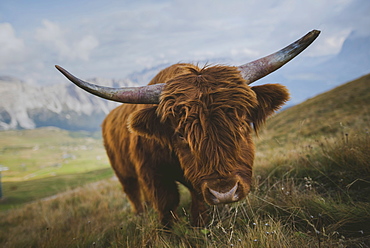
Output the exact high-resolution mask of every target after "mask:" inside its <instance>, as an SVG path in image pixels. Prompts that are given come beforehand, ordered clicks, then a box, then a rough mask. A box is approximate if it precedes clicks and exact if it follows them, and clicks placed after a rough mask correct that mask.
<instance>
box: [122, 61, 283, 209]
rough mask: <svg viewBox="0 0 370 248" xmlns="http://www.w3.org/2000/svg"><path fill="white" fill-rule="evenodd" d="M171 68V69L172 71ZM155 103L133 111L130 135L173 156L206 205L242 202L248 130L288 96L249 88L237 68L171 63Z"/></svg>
mask: <svg viewBox="0 0 370 248" xmlns="http://www.w3.org/2000/svg"><path fill="white" fill-rule="evenodd" d="M174 68H176V69H174ZM172 70H176V71H177V73H178V75H175V77H173V78H172V79H170V80H169V81H168V82H167V83H166V87H165V88H164V90H163V92H162V96H161V98H160V102H159V104H158V105H155V106H152V107H148V108H143V109H141V110H138V111H136V112H134V113H133V114H132V115H131V116H130V119H129V127H130V128H131V130H132V131H133V132H136V133H138V134H139V135H142V136H145V137H147V138H151V139H156V140H157V141H159V142H161V143H162V144H164V145H166V146H168V147H170V148H171V149H172V150H173V151H174V152H175V153H176V155H177V156H178V158H179V161H180V165H181V167H182V169H183V171H184V176H185V179H186V180H187V181H189V182H190V183H191V185H192V186H193V187H194V189H195V190H196V191H197V192H198V193H199V194H202V195H203V197H204V199H205V200H206V202H207V203H209V204H219V203H229V202H234V201H238V200H240V199H242V198H244V197H245V196H246V195H247V193H248V192H249V189H250V183H251V176H252V164H253V157H254V145H253V142H252V139H251V133H252V131H253V129H255V130H258V127H259V126H260V124H261V123H262V122H264V120H265V119H266V117H267V116H268V115H270V114H271V113H273V112H274V110H276V109H278V108H279V107H280V106H281V105H282V104H283V103H284V102H285V101H286V100H288V98H289V94H288V92H287V90H286V89H285V87H283V86H281V85H277V84H269V85H263V86H256V87H250V86H248V84H247V83H246V81H245V79H243V77H242V76H241V75H240V72H239V70H238V69H237V68H236V67H228V66H213V67H205V68H198V67H197V66H193V65H189V64H180V65H173V66H171V67H170V68H168V69H165V70H164V71H162V72H161V73H162V74H167V73H168V72H166V71H172Z"/></svg>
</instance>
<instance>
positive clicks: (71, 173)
mask: <svg viewBox="0 0 370 248" xmlns="http://www.w3.org/2000/svg"><path fill="white" fill-rule="evenodd" d="M93 135H94V136H93V137H94V138H92V137H91V136H89V134H88V133H83V132H68V131H64V130H60V129H56V128H40V129H35V130H20V131H3V132H0V164H1V165H3V166H6V167H8V168H9V170H8V171H4V172H2V184H3V198H4V199H2V200H1V201H0V210H6V209H10V208H14V207H17V206H20V205H22V204H24V203H26V202H29V201H34V200H38V199H40V198H44V197H47V196H51V195H54V194H56V193H59V192H61V191H65V190H68V189H72V188H74V187H77V186H81V185H84V184H86V183H88V182H93V181H96V180H101V179H104V178H108V177H111V176H113V172H112V170H111V169H110V166H109V163H108V159H107V157H106V154H105V150H104V148H103V147H102V140H101V137H98V138H96V134H93Z"/></svg>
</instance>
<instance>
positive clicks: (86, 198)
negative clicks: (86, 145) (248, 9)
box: [0, 76, 370, 247]
mask: <svg viewBox="0 0 370 248" xmlns="http://www.w3.org/2000/svg"><path fill="white" fill-rule="evenodd" d="M369 87H370V76H365V77H363V78H360V79H358V80H355V81H353V82H350V83H348V84H345V85H343V86H341V87H338V88H336V89H334V90H332V91H330V92H327V93H325V94H322V95H320V96H317V97H315V98H312V99H310V100H308V101H306V102H304V103H302V104H300V105H298V106H295V107H292V108H290V109H288V110H286V111H283V112H281V113H279V114H277V115H276V116H274V117H273V118H271V119H269V120H268V123H267V126H266V129H265V130H264V131H263V132H262V133H261V134H260V137H259V138H258V139H257V157H256V162H255V169H254V182H253V188H252V192H251V193H250V195H249V196H248V198H247V199H246V200H245V201H242V202H239V203H237V204H230V205H227V206H220V207H213V208H212V209H211V214H212V217H213V218H212V222H211V223H210V225H209V226H208V227H207V228H192V227H190V226H189V207H190V202H189V201H190V196H189V194H188V192H187V191H186V190H185V189H184V188H181V190H182V191H183V192H182V198H181V204H180V208H179V211H178V214H179V218H180V219H179V222H178V223H176V225H175V226H174V228H173V230H172V231H170V232H169V231H166V230H162V228H161V226H160V224H159V223H158V222H157V218H156V215H155V213H153V211H148V212H147V213H145V214H143V215H142V216H134V215H132V214H131V213H130V207H129V205H128V202H127V199H126V198H125V197H124V195H123V194H122V191H121V188H120V185H119V183H118V181H116V180H103V181H101V182H98V183H94V184H87V185H85V186H83V187H80V188H77V189H75V190H73V191H69V192H66V193H64V194H60V195H58V196H57V197H56V198H54V199H48V200H43V201H39V202H34V203H31V204H27V205H26V206H24V207H22V208H19V209H16V210H12V211H9V212H7V213H5V214H1V213H0V245H1V246H2V247H369V246H370V225H369V223H370V164H369V161H370V152H369V151H370V137H369V133H368V131H367V130H369V128H370V127H369V125H370V123H369V107H370V94H369V92H370V89H369Z"/></svg>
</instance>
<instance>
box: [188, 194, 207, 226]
mask: <svg viewBox="0 0 370 248" xmlns="http://www.w3.org/2000/svg"><path fill="white" fill-rule="evenodd" d="M190 193H191V217H192V220H191V224H192V225H193V226H196V227H204V226H205V225H207V224H208V223H209V215H208V212H209V209H208V207H207V205H206V203H205V202H204V200H203V198H202V196H201V195H199V194H197V193H196V192H194V191H192V190H190Z"/></svg>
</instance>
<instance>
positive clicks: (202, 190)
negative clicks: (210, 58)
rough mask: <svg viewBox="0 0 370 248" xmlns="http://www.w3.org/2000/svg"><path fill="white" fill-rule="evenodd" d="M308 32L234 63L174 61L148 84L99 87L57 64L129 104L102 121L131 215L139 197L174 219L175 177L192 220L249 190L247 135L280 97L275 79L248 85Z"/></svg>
mask: <svg viewBox="0 0 370 248" xmlns="http://www.w3.org/2000/svg"><path fill="white" fill-rule="evenodd" d="M319 33H320V32H319V31H317V30H313V31H312V32H310V33H308V34H307V35H305V36H304V37H302V38H301V39H299V40H297V41H296V42H294V43H292V44H291V45H289V46H287V47H286V48H284V49H282V50H280V51H278V52H276V53H274V54H271V55H269V56H267V57H264V58H261V59H258V60H256V61H253V62H250V63H247V64H245V65H241V66H238V67H233V66H223V65H216V66H204V67H198V66H196V65H192V64H175V65H172V66H170V67H168V68H166V69H164V70H162V71H161V72H159V73H158V75H156V76H155V77H154V78H153V79H152V81H151V82H150V83H149V85H148V86H143V87H136V88H134V87H131V88H107V87H102V86H97V85H92V84H90V83H87V82H84V81H82V80H80V79H78V78H76V77H74V76H73V75H71V74H70V73H68V72H67V71H66V70H64V69H63V68H61V67H59V66H57V68H58V69H59V70H60V71H61V72H62V73H63V74H64V75H65V76H66V77H67V78H69V79H70V80H71V81H72V82H73V83H75V84H76V85H78V86H79V87H81V88H83V89H85V90H86V91H88V92H90V93H92V94H95V95H98V96H100V97H103V98H106V99H109V100H113V101H118V102H123V103H130V104H123V105H121V106H119V107H117V108H116V109H114V110H112V111H111V112H110V113H109V114H108V116H107V117H106V119H105V120H104V122H103V125H102V130H103V138H104V146H105V148H106V151H107V154H108V157H109V159H110V163H111V165H112V167H113V169H114V171H115V173H116V175H117V177H118V179H119V181H120V182H121V184H122V186H123V190H124V192H125V193H126V195H127V197H128V199H129V200H130V202H131V205H132V209H133V211H134V212H135V213H141V212H143V211H144V208H145V206H144V202H145V203H146V204H148V205H150V206H152V207H154V209H155V210H156V211H157V212H158V213H159V217H160V220H161V222H162V224H163V225H166V226H170V225H171V223H172V222H173V220H174V219H176V218H177V217H176V208H177V207H178V205H179V199H180V196H179V191H178V183H181V184H183V185H184V186H185V187H187V188H188V189H189V191H190V194H191V197H192V204H191V215H192V224H193V225H195V226H202V225H204V224H206V223H207V221H208V214H207V212H208V207H207V205H215V204H226V203H232V202H237V201H240V200H242V199H244V198H245V197H246V196H247V194H248V193H249V191H250V187H251V178H252V167H253V160H254V153H255V148H254V144H253V141H252V137H251V136H252V133H253V131H254V132H257V131H258V130H259V129H260V127H261V125H262V124H263V123H264V122H265V120H266V118H267V117H268V116H270V115H271V114H272V113H274V111H276V110H278V109H279V108H280V107H281V106H282V105H283V104H284V103H285V102H286V101H287V100H288V99H289V93H288V91H287V89H286V88H285V87H284V86H282V85H279V84H265V85H261V86H254V87H250V86H249V84H251V83H252V82H254V81H256V80H258V79H260V78H262V77H264V76H266V75H267V74H269V73H271V72H273V71H275V70H276V69H278V68H280V67H281V66H282V65H284V64H285V63H287V62H288V61H290V60H291V59H292V58H294V57H295V56H297V55H298V54H299V53H300V52H302V51H303V50H304V49H305V48H306V47H308V46H309V45H310V44H311V43H312V42H313V41H314V40H315V39H316V37H317V36H318V35H319Z"/></svg>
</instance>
